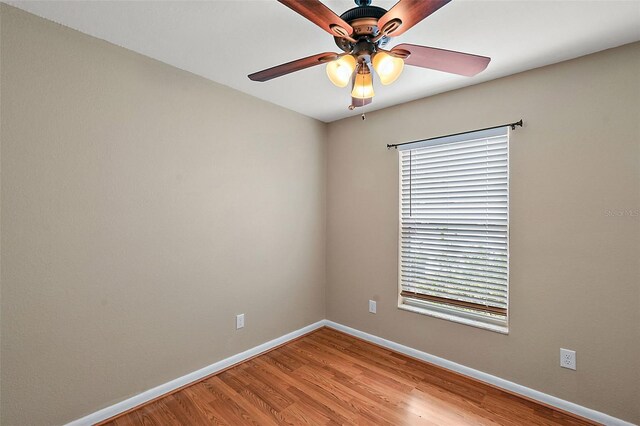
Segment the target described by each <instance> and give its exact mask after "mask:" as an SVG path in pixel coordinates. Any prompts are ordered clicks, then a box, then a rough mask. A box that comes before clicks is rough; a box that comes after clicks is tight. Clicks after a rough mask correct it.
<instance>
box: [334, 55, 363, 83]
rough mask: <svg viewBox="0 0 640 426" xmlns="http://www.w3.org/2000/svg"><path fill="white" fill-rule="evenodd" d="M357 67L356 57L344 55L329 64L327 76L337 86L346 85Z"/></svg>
mask: <svg viewBox="0 0 640 426" xmlns="http://www.w3.org/2000/svg"><path fill="white" fill-rule="evenodd" d="M355 69H356V59H355V58H354V57H353V56H351V55H344V56H341V57H340V58H338V59H336V60H335V61H331V62H329V63H328V64H327V76H328V77H329V80H331V82H332V83H333V84H335V85H336V86H338V87H346V86H347V84H349V81H351V75H352V74H353V70H355Z"/></svg>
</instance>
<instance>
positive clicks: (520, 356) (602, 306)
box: [327, 43, 640, 422]
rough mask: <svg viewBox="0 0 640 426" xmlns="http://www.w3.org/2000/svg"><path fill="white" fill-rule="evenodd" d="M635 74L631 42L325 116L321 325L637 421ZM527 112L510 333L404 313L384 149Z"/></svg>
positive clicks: (516, 183) (639, 67)
mask: <svg viewBox="0 0 640 426" xmlns="http://www.w3.org/2000/svg"><path fill="white" fill-rule="evenodd" d="M429 75H430V74H429V72H428V71H425V72H424V78H429ZM639 76H640V43H635V44H632V45H627V46H624V47H621V48H617V49H613V50H608V51H604V52H601V53H598V54H594V55H590V56H587V57H583V58H579V59H576V60H573V61H569V62H565V63H560V64H557V65H553V66H549V67H545V68H541V69H536V70H533V71H529V72H525V73H522V74H518V75H514V76H511V77H508V78H503V79H500V80H496V81H492V82H488V83H484V84H480V85H476V86H472V87H468V88H465V89H461V90H457V91H454V92H449V93H446V94H442V95H439V96H433V97H430V98H426V99H422V100H419V101H416V102H412V103H408V104H404V105H400V106H397V107H393V108H389V109H386V110H384V111H378V112H375V113H371V114H368V116H367V120H366V121H364V122H363V121H361V120H360V119H359V118H350V119H346V120H342V121H338V122H334V123H332V124H331V125H330V126H329V148H328V165H329V168H328V172H327V179H328V186H327V193H328V198H327V229H328V236H327V262H328V264H327V282H328V288H327V314H328V318H329V319H331V320H334V321H337V322H340V323H342V324H345V325H348V326H352V327H355V328H357V329H360V330H364V331H366V332H370V333H373V334H376V335H378V336H381V337H385V338H388V339H391V340H394V341H397V342H400V343H403V344H406V345H409V346H412V347H415V348H418V349H421V350H424V351H426V352H429V353H431V354H434V355H437V356H440V357H444V358H446V359H448V360H451V361H455V362H458V363H461V364H464V365H467V366H470V367H473V368H476V369H479V370H481V371H484V372H487V373H491V374H494V375H497V376H499V377H502V378H505V379H508V380H512V381H514V382H516V383H519V384H522V385H525V386H528V387H531V388H533V389H536V390H539V391H543V392H546V393H549V394H551V395H555V396H557V397H560V398H564V399H567V400H569V401H573V402H575V403H578V404H582V405H585V406H587V407H590V408H593V409H596V410H601V411H603V412H605V413H608V414H611V415H613V416H618V417H620V418H623V419H626V420H630V421H635V422H640V411H639V410H640V309H639V308H638V306H640V305H639V303H640V217H638V211H639V210H640V129H639V123H640V78H639ZM520 118H523V119H524V121H525V127H524V128H522V129H520V128H519V129H517V130H516V131H515V132H513V134H512V139H511V144H510V147H511V151H510V156H511V157H510V171H511V188H510V189H511V192H510V193H511V198H510V220H511V222H510V230H511V240H510V241H511V263H510V265H511V268H510V273H511V280H510V312H511V315H510V334H509V335H508V336H505V335H501V334H497V333H494V332H490V331H485V330H481V329H478V328H473V327H469V326H465V325H460V324H455V323H452V322H448V321H445V320H440V319H435V318H432V317H428V316H424V315H420V314H415V313H410V312H406V311H402V310H399V309H398V308H397V275H398V262H397V247H398V243H397V239H398V232H397V226H398V165H397V153H396V151H395V150H387V149H386V147H385V145H386V144H387V143H397V142H403V141H410V140H416V139H421V138H428V137H432V136H438V135H443V134H448V133H454V132H459V131H464V130H471V129H474V128H481V127H487V126H491V125H496V124H501V123H505V122H509V121H511V120H513V121H516V120H518V119H520ZM608 210H611V211H614V212H615V211H624V210H633V211H634V212H635V213H633V214H631V215H629V214H623V216H620V217H617V216H614V217H611V216H608V215H607V211H608ZM368 299H375V300H377V301H378V314H377V315H372V314H369V313H368V311H367V308H368V307H367V300H368ZM560 347H565V348H570V349H574V350H576V351H577V363H578V370H577V371H571V370H566V369H561V368H560V367H559V349H560Z"/></svg>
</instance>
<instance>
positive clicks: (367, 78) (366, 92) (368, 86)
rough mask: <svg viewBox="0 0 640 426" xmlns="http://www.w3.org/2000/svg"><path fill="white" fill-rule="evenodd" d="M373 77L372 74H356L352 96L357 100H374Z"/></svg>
mask: <svg viewBox="0 0 640 426" xmlns="http://www.w3.org/2000/svg"><path fill="white" fill-rule="evenodd" d="M374 95H375V93H374V92H373V76H372V75H371V73H366V74H356V78H355V81H354V84H353V90H352V91H351V96H352V97H354V98H357V99H367V98H373V97H374Z"/></svg>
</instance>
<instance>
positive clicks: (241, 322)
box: [236, 314, 244, 330]
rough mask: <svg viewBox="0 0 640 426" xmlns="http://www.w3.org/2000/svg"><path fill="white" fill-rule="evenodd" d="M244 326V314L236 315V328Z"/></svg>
mask: <svg viewBox="0 0 640 426" xmlns="http://www.w3.org/2000/svg"><path fill="white" fill-rule="evenodd" d="M241 328H244V314H240V315H236V330H240V329H241Z"/></svg>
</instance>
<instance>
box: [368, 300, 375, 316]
mask: <svg viewBox="0 0 640 426" xmlns="http://www.w3.org/2000/svg"><path fill="white" fill-rule="evenodd" d="M376 305H377V303H376V301H375V300H369V312H371V313H372V314H375V313H376V309H377V306H376Z"/></svg>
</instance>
